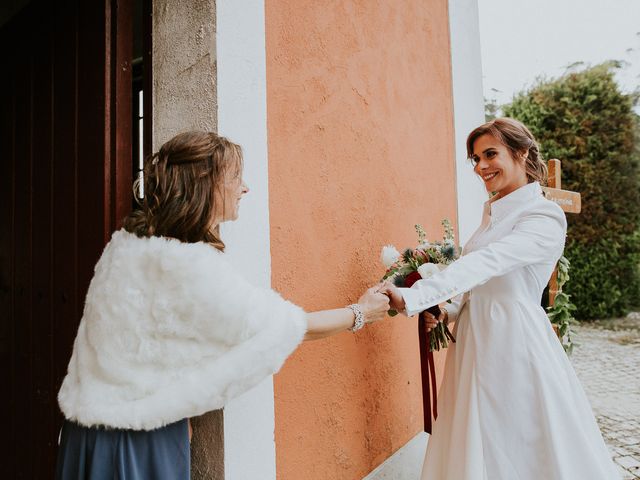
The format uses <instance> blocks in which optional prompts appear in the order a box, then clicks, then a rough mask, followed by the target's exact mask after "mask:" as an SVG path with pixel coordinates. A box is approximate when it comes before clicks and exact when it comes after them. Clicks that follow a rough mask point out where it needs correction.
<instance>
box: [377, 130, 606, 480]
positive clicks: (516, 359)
mask: <svg viewBox="0 0 640 480" xmlns="http://www.w3.org/2000/svg"><path fill="white" fill-rule="evenodd" d="M467 154H468V156H469V158H470V159H471V161H472V164H473V166H474V171H475V172H476V173H477V174H478V175H479V176H480V177H481V178H482V180H483V181H484V183H485V186H486V189H487V191H488V192H495V195H493V197H491V199H490V200H489V201H487V202H486V203H485V206H484V213H483V218H482V223H481V225H480V227H479V228H478V230H477V231H476V232H475V233H474V235H473V236H472V237H471V239H470V240H469V241H468V242H467V244H466V246H465V249H464V252H463V256H462V257H461V258H460V259H459V260H458V261H457V262H455V263H453V264H452V265H450V266H449V267H448V268H447V269H446V270H444V271H442V272H440V273H438V274H436V275H434V276H433V277H431V278H429V279H428V280H421V281H418V282H416V283H415V284H414V285H413V286H412V288H396V287H395V286H393V284H391V283H385V284H384V285H383V286H382V287H381V291H383V292H385V293H387V294H388V295H389V296H390V297H391V305H392V308H396V309H399V310H405V311H406V314H407V315H414V314H416V313H418V312H421V311H423V310H426V309H427V308H429V307H431V306H433V305H437V304H439V303H442V302H444V301H446V300H447V299H450V298H453V297H456V299H455V301H454V302H453V303H452V304H451V305H448V306H447V310H448V311H444V312H443V314H442V317H441V318H440V319H439V320H441V321H442V320H447V319H448V320H454V319H457V322H456V326H455V332H454V334H455V335H456V339H457V343H455V344H452V345H450V346H449V348H448V353H447V360H446V366H445V372H444V377H443V383H442V388H441V390H440V398H439V400H440V401H439V402H438V403H439V404H440V405H441V410H440V416H439V417H438V419H437V421H436V422H435V424H434V429H433V435H432V436H431V437H430V439H429V443H428V447H427V453H426V457H425V461H424V467H423V471H422V480H516V479H517V480H539V479H545V480H574V479H580V480H590V479H592V480H610V479H616V478H619V475H618V474H617V473H616V469H615V467H614V464H613V461H612V460H611V457H610V455H609V452H608V451H607V448H606V446H605V444H604V441H603V439H602V435H601V434H600V431H599V429H598V426H597V424H596V422H595V419H594V416H593V412H592V410H591V407H590V405H589V402H588V400H587V398H586V396H585V393H584V391H583V389H582V387H581V385H580V383H579V381H578V379H577V377H576V374H575V372H574V371H573V368H572V366H571V364H570V363H569V360H568V359H567V356H566V354H565V352H564V350H563V348H562V346H561V345H560V342H559V341H558V339H557V337H556V335H555V333H554V331H553V329H552V328H551V325H550V323H549V320H548V319H547V316H546V314H545V311H544V309H543V308H542V307H541V306H540V299H541V296H542V291H543V289H544V288H545V286H546V284H547V282H548V281H549V277H550V276H551V274H552V272H553V269H554V267H555V264H556V262H557V261H558V259H559V258H560V256H561V255H562V251H563V248H564V241H565V235H566V219H565V216H564V213H563V211H562V210H561V209H560V207H558V206H557V205H556V204H555V203H553V202H551V201H549V200H546V199H545V198H544V196H543V195H542V190H541V187H540V184H541V183H544V182H545V181H546V175H547V171H546V165H545V164H544V163H543V161H542V158H541V156H540V154H539V152H538V145H537V143H536V141H535V140H534V138H533V136H532V135H531V133H530V132H529V130H528V129H527V128H526V127H525V126H524V125H523V124H521V123H520V122H518V121H516V120H513V119H510V118H500V119H496V120H494V121H492V122H489V123H487V124H485V125H482V126H480V127H478V128H476V129H475V130H474V131H473V132H471V134H470V135H469V137H468V139H467ZM447 317H448V318H447ZM431 325H432V326H433V325H435V319H432V322H431Z"/></svg>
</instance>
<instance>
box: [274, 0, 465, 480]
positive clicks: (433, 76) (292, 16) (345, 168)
mask: <svg viewBox="0 0 640 480" xmlns="http://www.w3.org/2000/svg"><path fill="white" fill-rule="evenodd" d="M266 36H267V38H266V42H267V43H266V50H267V51H266V55H267V112H268V117H267V123H268V147H269V196H270V223H271V252H272V282H273V286H274V287H275V288H276V289H277V290H279V291H281V292H283V294H284V296H285V297H287V298H289V299H291V300H292V301H294V302H296V303H298V304H300V305H302V306H304V307H305V308H306V309H307V310H308V311H312V310H318V309H323V308H334V307H340V306H344V305H347V304H349V303H351V302H354V301H355V300H356V299H357V298H358V295H359V294H360V293H361V292H362V291H363V290H364V289H365V288H367V287H368V286H371V285H373V284H375V283H376V282H377V281H378V279H379V278H380V277H381V275H382V273H383V268H382V267H381V265H380V263H379V260H378V257H379V253H380V249H381V247H382V246H383V245H384V244H386V243H394V244H395V245H396V246H398V248H401V247H403V246H409V245H414V244H415V242H416V237H415V232H414V229H413V225H414V223H422V224H423V225H424V226H425V227H426V229H427V232H428V233H430V234H431V236H433V237H436V236H438V237H439V236H440V234H441V229H440V220H441V219H442V218H444V217H448V218H450V219H452V220H453V221H454V223H455V220H456V219H455V212H456V192H455V170H454V169H455V165H454V163H455V162H454V149H453V147H454V146H453V113H452V101H451V95H452V94H451V78H450V77H451V76H450V53H449V32H448V16H447V2H446V1H445V0H426V1H425V0H406V1H404V2H373V1H368V0H367V1H342V0H340V1H331V2H317V1H315V0H281V1H278V2H266ZM418 358H419V357H418V348H417V331H416V320H415V319H407V318H405V317H402V316H399V317H395V318H393V319H387V320H385V321H384V322H381V323H379V324H377V325H374V326H370V327H367V328H365V330H363V331H361V332H359V333H358V334H356V335H353V334H351V333H343V334H340V335H337V336H335V337H333V338H330V339H326V340H321V341H316V342H311V343H307V344H304V345H303V346H302V347H301V348H300V349H299V350H298V351H297V352H296V353H295V354H294V355H293V356H292V357H291V358H290V359H289V360H288V361H287V363H286V365H285V366H284V368H283V369H282V370H281V372H280V373H279V374H278V375H276V377H275V408H276V432H275V433H276V452H277V453H276V455H277V458H276V461H277V471H278V478H279V479H282V480H301V479H304V480H313V479H318V480H333V479H336V480H337V479H340V480H345V479H347V480H348V479H360V478H362V477H363V476H364V475H366V474H367V473H369V472H370V471H371V470H372V469H373V468H375V467H376V466H377V465H379V464H380V463H381V462H383V461H384V460H385V459H386V458H388V457H389V456H390V455H391V454H392V453H393V452H395V451H396V450H397V449H398V448H400V447H401V446H403V445H404V444H405V443H406V442H407V441H408V440H410V439H411V438H412V437H413V436H414V435H415V434H416V433H418V432H419V431H420V429H421V426H422V423H421V421H422V410H421V396H420V389H419V386H420V373H419V362H418ZM439 360H442V359H441V358H439Z"/></svg>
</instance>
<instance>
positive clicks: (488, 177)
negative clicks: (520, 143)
mask: <svg viewBox="0 0 640 480" xmlns="http://www.w3.org/2000/svg"><path fill="white" fill-rule="evenodd" d="M526 153H527V152H523V157H521V158H513V157H512V156H511V152H510V151H509V149H508V148H507V147H505V146H504V145H503V144H502V143H500V141H498V140H497V139H496V138H495V137H494V136H493V135H491V134H489V133H485V134H484V135H481V136H479V137H478V138H477V139H476V141H475V142H474V143H473V156H472V157H471V161H472V162H473V164H474V167H473V170H474V172H476V174H478V175H479V176H480V178H481V179H482V180H483V181H484V186H485V187H486V189H487V191H488V192H497V193H498V194H499V195H500V196H501V197H504V196H505V195H508V194H509V193H511V192H513V191H514V190H517V189H518V188H520V187H522V186H523V185H526V184H527V183H528V180H527V172H526V170H525V160H524V158H525V156H526Z"/></svg>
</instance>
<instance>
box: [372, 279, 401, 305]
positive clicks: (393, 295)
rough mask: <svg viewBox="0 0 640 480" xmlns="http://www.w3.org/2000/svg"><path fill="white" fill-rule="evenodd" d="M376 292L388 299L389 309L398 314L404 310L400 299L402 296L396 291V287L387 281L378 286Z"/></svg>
mask: <svg viewBox="0 0 640 480" xmlns="http://www.w3.org/2000/svg"><path fill="white" fill-rule="evenodd" d="M378 291H379V292H380V293H384V294H385V295H386V296H388V297H389V301H390V305H391V308H393V309H394V310H397V311H398V312H401V311H402V310H404V308H405V305H404V298H402V294H401V293H400V290H398V287H396V286H395V285H394V284H393V283H391V282H390V281H389V280H385V281H384V282H382V283H381V284H380V285H379V286H378Z"/></svg>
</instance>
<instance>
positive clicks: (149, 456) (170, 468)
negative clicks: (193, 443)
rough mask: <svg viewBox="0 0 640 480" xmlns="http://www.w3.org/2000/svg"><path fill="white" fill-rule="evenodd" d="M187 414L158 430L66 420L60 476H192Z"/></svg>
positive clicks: (93, 479)
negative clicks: (85, 424) (127, 428)
mask: <svg viewBox="0 0 640 480" xmlns="http://www.w3.org/2000/svg"><path fill="white" fill-rule="evenodd" d="M190 464H191V460H190V451H189V426H188V421H187V420H186V419H184V420H180V421H179V422H176V423H172V424H171V425H167V426H166V427H162V428H158V429H157V430H151V431H142V430H117V429H114V430H111V429H107V428H103V427H91V428H89V427H83V426H81V425H78V424H77V423H73V422H70V421H68V420H67V421H65V423H64V425H63V427H62V434H61V439H60V448H59V450H58V464H57V467H56V479H57V480H78V479H86V480H116V479H117V480H143V479H144V480H147V479H153V480H188V479H189V478H190V470H191V466H190Z"/></svg>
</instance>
